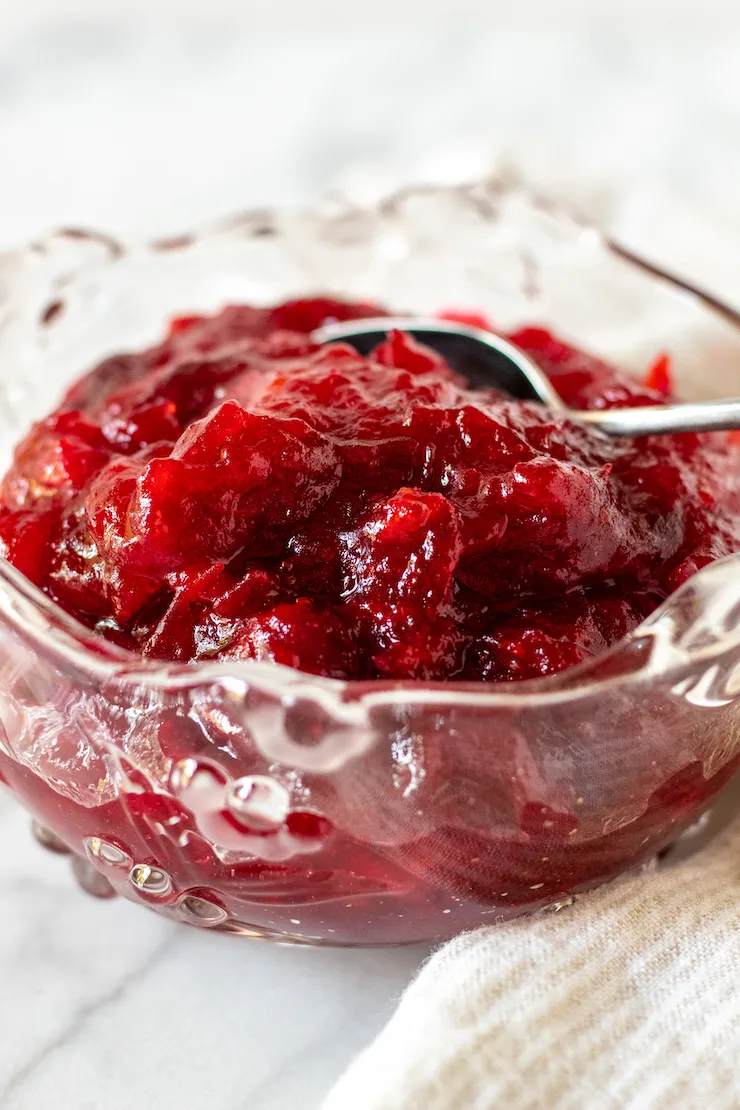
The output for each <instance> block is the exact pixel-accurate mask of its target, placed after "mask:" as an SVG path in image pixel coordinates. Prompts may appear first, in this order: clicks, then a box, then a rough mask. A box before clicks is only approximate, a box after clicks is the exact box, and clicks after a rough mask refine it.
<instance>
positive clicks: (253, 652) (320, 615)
mask: <svg viewBox="0 0 740 1110" xmlns="http://www.w3.org/2000/svg"><path fill="white" fill-rule="evenodd" d="M222 654H223V657H224V658H226V659H264V660H269V661H270V662H272V663H280V664H282V665H283V666H284V667H295V668H296V670H299V671H308V672H309V673H310V674H323V675H326V676H327V677H328V678H353V677H355V675H356V674H357V670H358V659H357V646H356V644H355V640H354V636H353V633H352V629H351V628H350V627H349V625H347V624H345V623H344V621H342V619H341V618H340V617H339V616H338V615H337V614H336V613H334V612H332V611H331V610H328V609H323V608H321V607H320V606H318V605H317V604H316V603H314V602H312V601H309V600H308V599H307V598H299V600H298V601H296V602H294V603H293V604H286V605H278V606H276V608H274V609H270V610H269V611H268V612H266V613H261V614H260V615H259V616H256V617H250V618H248V619H247V620H246V621H244V623H243V625H242V627H241V630H240V631H239V633H238V635H237V637H236V639H235V640H234V642H233V643H232V644H231V645H230V646H229V647H228V648H227V650H226V651H224V652H223V653H222Z"/></svg>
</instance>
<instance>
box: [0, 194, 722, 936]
mask: <svg viewBox="0 0 740 1110" xmlns="http://www.w3.org/2000/svg"><path fill="white" fill-rule="evenodd" d="M317 291H320V292H329V293H331V292H334V293H337V294H339V295H342V296H345V297H348V298H355V299H358V300H374V301H381V302H383V303H385V304H387V305H389V306H391V307H398V308H402V309H403V310H405V311H411V312H413V311H417V310H418V311H421V312H430V311H435V310H439V309H450V308H458V309H461V308H462V309H468V310H473V309H475V310H481V311H483V312H485V313H487V314H488V315H489V316H490V317H491V318H492V319H493V320H494V321H495V322H496V323H497V324H499V325H501V326H502V327H504V328H507V329H508V328H513V327H515V326H517V325H521V324H524V323H541V324H544V325H549V326H551V327H552V328H553V329H554V330H556V331H557V332H558V333H560V334H561V335H563V336H564V337H565V338H567V339H571V340H573V341H574V342H575V343H576V344H577V345H579V346H581V347H584V348H586V349H588V350H592V351H594V352H595V353H596V354H600V355H603V356H606V357H608V358H609V359H610V360H612V361H614V362H616V363H617V364H622V365H624V366H625V367H628V368H630V367H633V368H635V369H636V370H644V368H645V367H646V365H647V364H648V362H649V361H650V360H651V359H653V358H654V357H655V356H656V355H657V354H658V353H660V352H662V351H669V352H670V354H671V355H672V357H673V360H674V365H675V368H676V372H677V377H678V387H679V389H680V391H681V392H682V393H683V394H684V395H685V396H686V397H698V396H711V395H713V394H714V395H719V394H721V393H725V394H728V393H732V392H740V390H739V389H738V385H740V322H739V321H738V317H737V316H736V314H734V313H733V312H732V311H731V310H730V309H729V308H726V307H724V306H722V305H721V304H718V303H717V302H716V301H714V300H712V299H711V298H708V297H706V296H705V295H702V294H700V293H698V292H697V291H695V290H692V289H691V288H690V287H688V286H687V285H686V284H682V283H680V282H678V281H676V280H674V279H671V278H670V277H668V276H667V275H665V274H661V273H659V272H657V271H655V270H654V269H653V268H651V267H650V266H648V265H647V264H645V263H643V262H641V261H640V260H639V259H635V258H633V257H629V256H627V255H626V254H625V253H624V252H622V251H620V249H619V248H617V247H615V246H614V245H613V244H609V243H607V242H606V241H605V240H604V239H603V238H602V237H601V236H600V234H599V233H598V232H597V231H596V230H595V229H594V228H592V227H589V226H585V225H584V224H582V223H580V222H579V221H578V220H577V219H575V218H573V217H572V216H570V215H569V214H568V213H565V212H563V211H560V210H556V209H553V207H552V206H551V205H549V204H547V203H544V202H542V201H541V200H540V199H538V198H537V197H533V196H531V195H529V194H528V193H526V192H525V191H523V190H522V189H520V188H518V187H515V188H512V187H508V186H506V185H503V184H501V183H500V182H497V181H487V182H483V183H480V184H476V185H473V186H469V187H464V188H450V189H421V188H420V189H412V190H409V191H406V192H404V193H401V194H399V195H396V196H394V197H391V198H390V199H388V200H387V201H385V202H384V203H382V204H380V205H379V206H377V207H376V208H373V209H356V208H349V207H337V206H333V207H332V206H330V207H327V208H324V209H321V210H317V211H314V212H311V213H302V214H292V213H285V214H276V213H273V212H259V213H249V214H246V215H244V216H243V217H239V218H236V219H233V220H231V221H230V222H229V223H228V224H224V225H221V226H219V227H217V228H215V229H213V230H210V231H208V232H207V233H205V234H202V235H197V236H183V237H182V238H181V239H178V240H172V241H168V242H161V243H157V244H150V245H146V246H131V247H123V246H121V245H120V244H118V243H115V242H113V241H111V240H110V239H108V238H106V237H105V236H101V235H94V234H89V233H83V232H78V231H63V232H59V233H57V234H56V235H54V236H52V237H51V238H49V239H47V240H45V241H43V242H40V243H36V244H33V245H32V246H31V247H29V248H28V249H27V250H25V251H22V252H19V253H16V254H10V255H6V256H4V257H3V258H1V259H0V366H1V367H2V376H1V380H0V430H1V432H2V448H3V451H4V453H5V458H4V459H3V460H2V461H3V463H4V462H6V461H7V459H8V458H9V455H10V450H11V447H12V444H13V442H14V441H15V440H17V439H18V438H19V436H20V435H21V433H22V432H23V431H24V430H25V428H26V427H27V425H28V424H29V422H30V421H31V420H32V419H34V418H35V417H37V416H40V415H42V414H43V413H45V412H46V411H48V410H49V409H50V408H51V406H52V405H53V404H54V401H55V399H56V397H57V395H58V394H59V393H60V391H61V390H62V388H63V386H64V385H65V384H66V383H67V382H68V381H69V380H70V379H71V378H73V377H75V376H76V375H78V374H79V373H80V372H82V371H84V370H85V369H87V368H88V367H89V366H90V365H91V364H93V363H94V362H96V361H97V360H99V359H101V358H102V357H104V356H106V355H108V354H111V353H113V352H116V351H119V350H125V349H132V348H137V347H140V346H141V345H143V344H146V343H149V342H152V341H154V340H156V339H157V338H158V337H159V335H160V334H161V333H162V331H163V328H164V326H165V323H166V321H167V319H168V317H170V316H172V315H176V314H182V313H186V312H189V311H193V310H196V311H204V310H216V309H218V308H219V307H221V306H222V305H223V304H225V303H228V302H232V303H233V302H239V301H245V302H252V303H270V302H275V301H279V300H281V299H284V298H286V297H288V296H291V295H295V294H306V293H310V292H317ZM739 694H740V557H733V558H731V559H728V560H725V561H724V562H722V563H716V564H714V565H712V566H710V567H708V568H706V569H705V570H703V571H701V572H700V573H699V574H698V575H696V576H695V577H694V578H693V579H691V580H690V581H689V582H688V583H687V585H686V586H685V587H684V588H683V589H682V590H681V591H680V592H679V593H677V594H675V595H674V596H673V597H672V598H670V599H669V600H668V601H667V602H666V603H665V604H664V605H663V606H662V607H661V609H659V610H658V611H657V612H656V613H655V614H654V615H653V616H652V617H650V618H649V619H648V620H647V621H646V622H645V623H644V624H643V625H642V626H641V627H640V628H639V629H638V630H637V631H636V632H634V633H633V634H632V635H631V636H630V637H628V638H627V639H626V640H624V641H622V642H621V643H620V644H618V645H617V646H616V647H614V648H613V649H612V650H611V651H610V652H608V653H607V654H606V655H603V656H601V657H600V658H598V659H596V660H595V661H593V662H590V663H588V664H584V665H582V666H580V667H578V668H575V669H573V670H571V671H567V672H565V673H564V674H562V675H560V676H557V677H555V678H552V679H547V680H538V681H529V682H523V683H520V684H516V685H499V686H495V685H494V686H490V685H489V686H486V685H482V684H458V683H455V684H449V685H444V684H428V683H420V682H395V683H386V682H383V683H368V682H365V683H360V682H354V683H341V682H338V681H334V680H330V679H320V678H315V677H312V676H309V675H304V674H300V673H298V672H296V671H291V670H288V669H285V668H281V667H277V666H274V665H271V664H267V663H233V662H228V663H227V662H223V663H200V664H196V665H191V666H183V665H163V664H159V663H144V662H142V661H141V660H139V659H137V658H136V657H134V656H131V655H128V654H127V653H126V652H124V651H122V650H119V649H117V648H116V647H114V646H113V645H111V644H109V643H107V642H103V641H101V640H99V639H98V638H96V637H95V636H94V635H93V634H92V633H90V632H89V631H87V630H86V629H84V628H82V627H81V626H80V625H78V624H76V623H75V622H74V621H73V620H71V619H70V618H68V617H66V616H65V615H64V613H62V612H61V611H60V610H59V609H57V608H56V607H55V606H54V605H53V604H52V603H51V602H49V601H48V600H47V599H46V598H45V597H44V596H43V595H42V594H41V593H40V592H39V591H37V590H36V589H35V588H34V587H33V586H31V585H29V583H28V582H26V581H25V580H24V579H23V578H22V576H20V575H19V574H18V573H17V572H16V571H14V570H13V569H12V568H11V567H9V566H8V565H7V564H2V565H0V723H1V726H2V727H1V728H0V773H1V774H2V776H3V778H4V779H5V781H6V782H7V784H8V785H9V787H10V788H11V790H12V791H13V792H14V793H15V795H16V797H17V798H18V800H19V801H20V802H21V804H23V805H24V806H25V807H26V808H27V809H28V810H29V811H30V812H31V813H32V814H33V816H34V818H35V819H36V821H37V822H38V823H39V824H40V825H41V826H43V828H44V829H45V830H47V831H46V832H43V833H42V836H43V838H45V839H46V840H47V842H49V843H51V844H52V845H56V847H57V848H60V849H68V850H71V852H73V853H74V859H75V869H76V871H77V873H78V876H79V877H80V878H81V880H82V882H83V884H84V885H86V886H87V887H88V888H89V889H93V890H95V891H97V892H98V893H110V892H113V891H116V892H118V893H120V894H123V895H124V896H126V897H128V898H130V899H132V900H134V901H136V902H139V903H140V904H141V905H144V906H148V907H149V908H151V909H155V910H157V911H158V912H160V913H162V914H165V915H167V916H169V917H171V918H173V919H175V920H178V921H182V922H189V923H191V924H194V925H198V926H201V927H206V928H213V929H217V930H222V931H229V932H232V933H238V934H243V935H247V936H260V937H268V938H278V939H284V940H291V941H296V942H303V943H328V944H367V943H389V944H390V943H400V942H405V941H417V940H439V939H442V938H445V937H448V936H450V935H452V934H454V933H456V932H458V931H460V930H461V929H466V928H470V927H472V926H475V925H477V924H479V923H481V922H487V923H490V922H492V921H495V920H504V919H507V918H509V917H511V916H514V915H517V914H521V913H525V912H532V911H534V910H538V909H541V908H543V907H548V906H559V905H561V904H562V903H563V902H567V901H568V900H569V899H570V898H571V896H572V895H573V894H574V893H577V892H578V891H582V890H585V889H588V888H590V887H593V886H595V885H597V884H598V883H601V882H604V881H605V880H608V879H611V878H613V877H614V876H616V875H617V874H619V873H621V872H623V871H624V870H626V869H629V868H632V867H634V866H636V865H638V864H640V863H641V862H643V861H645V860H648V859H650V858H652V857H653V856H655V854H656V853H657V852H659V851H660V850H661V849H662V848H663V847H665V846H666V845H667V844H668V843H669V842H671V841H672V840H673V839H675V838H676V837H677V835H678V834H679V833H680V832H681V830H682V829H683V828H685V827H686V826H687V825H689V824H690V823H692V822H693V821H694V820H695V819H696V817H697V816H698V815H699V813H701V812H702V811H703V810H704V809H705V808H706V807H707V806H708V805H709V803H710V802H711V801H712V799H713V798H714V797H715V795H716V794H717V793H718V791H719V790H720V789H721V787H722V786H723V785H724V784H725V783H726V782H727V781H728V779H729V778H730V776H731V775H732V773H733V771H734V770H735V769H736V768H737V766H738V764H739V763H740V716H739V710H738V702H737V699H738V695H739Z"/></svg>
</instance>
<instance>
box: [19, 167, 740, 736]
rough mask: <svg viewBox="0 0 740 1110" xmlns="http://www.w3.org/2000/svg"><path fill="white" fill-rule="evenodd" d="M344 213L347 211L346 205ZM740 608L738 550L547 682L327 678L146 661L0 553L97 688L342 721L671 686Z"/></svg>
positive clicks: (553, 206)
mask: <svg viewBox="0 0 740 1110" xmlns="http://www.w3.org/2000/svg"><path fill="white" fill-rule="evenodd" d="M478 184H481V185H482V184H486V185H493V186H494V187H496V188H499V189H500V188H504V189H506V190H508V191H510V192H520V193H521V194H522V195H524V196H525V197H526V199H527V200H529V201H530V202H531V203H532V204H533V205H535V206H536V207H540V208H543V209H545V210H547V211H548V212H551V213H552V214H553V215H555V216H562V217H563V218H564V219H566V220H567V221H569V222H570V223H572V224H574V226H576V227H578V228H580V229H581V230H588V231H589V233H590V234H591V235H593V236H595V237H596V238H597V239H598V241H599V244H600V246H601V247H602V248H603V249H604V250H605V251H606V253H607V254H611V255H613V256H614V257H615V258H616V259H620V260H622V261H623V262H626V263H628V264H630V265H632V266H634V267H635V268H637V269H639V270H641V271H643V272H644V273H645V274H646V275H648V276H651V277H653V278H655V279H656V280H657V281H659V282H663V283H665V284H666V285H668V286H671V287H672V288H673V289H674V291H676V292H678V293H680V294H685V295H686V297H688V298H692V299H694V300H695V301H697V302H699V303H700V304H701V305H702V306H703V307H704V308H705V309H707V310H708V311H709V313H710V314H713V315H716V316H718V317H721V318H723V319H724V321H725V322H727V323H729V324H731V325H732V326H733V327H734V328H736V329H737V330H738V333H739V334H740V311H738V310H736V309H734V308H733V307H732V306H731V305H728V304H726V303H725V302H724V301H722V300H721V299H720V298H718V297H716V296H715V295H713V294H711V293H709V292H707V291H706V290H703V289H701V288H699V287H697V286H696V285H694V284H693V283H691V282H689V281H688V280H686V279H684V278H681V277H678V276H676V275H674V274H672V273H671V272H670V271H668V270H666V269H664V268H662V267H661V266H658V265H656V264H655V263H653V262H651V261H649V260H647V259H644V258H642V257H641V256H640V255H639V254H637V253H635V252H634V251H632V250H630V249H628V248H626V247H624V246H623V245H621V244H620V243H618V242H617V241H615V240H614V239H612V238H610V237H608V236H606V235H604V234H603V233H602V231H601V230H600V229H599V228H597V227H596V226H595V225H594V224H592V223H591V222H590V221H588V220H586V219H584V218H583V217H582V216H581V215H580V214H578V213H576V212H574V211H573V210H571V209H568V208H566V207H565V206H563V205H561V204H559V203H555V202H553V201H552V200H551V199H550V198H548V197H545V196H541V195H538V194H536V193H534V192H532V191H530V190H529V189H527V188H525V187H523V186H522V185H521V184H519V183H517V184H515V185H511V184H508V183H504V184H503V185H502V183H501V182H499V181H493V182H481V183H478ZM473 187H474V186H471V185H461V186H452V187H450V186H444V187H436V186H418V187H410V188H406V189H403V190H401V191H400V192H399V193H397V194H394V195H393V196H390V197H388V198H386V199H385V200H384V201H382V202H381V203H380V205H379V206H378V208H383V207H385V206H388V205H393V204H394V203H395V202H396V201H397V200H399V199H401V198H406V197H408V196H410V195H413V194H414V193H417V192H418V193H419V194H426V195H428V194H429V193H434V192H440V193H451V192H452V193H454V192H456V191H459V192H460V193H461V194H462V193H463V192H464V191H466V190H469V189H471V188H473ZM346 210H347V214H350V213H356V212H357V208H356V206H350V205H347V209H346ZM306 215H307V216H309V217H310V218H311V219H312V220H313V221H317V220H318V221H320V220H321V219H326V220H327V221H329V220H336V219H337V218H338V212H337V208H336V206H334V207H333V208H332V211H331V214H330V215H326V216H324V215H322V211H321V209H316V210H315V211H310V212H307V213H306ZM339 215H340V218H341V213H340V214H339ZM277 221H278V212H277V211H276V212H271V211H269V210H267V211H266V210H265V209H259V210H255V211H249V212H244V213H242V214H241V215H240V216H238V217H236V218H234V217H231V218H228V219H227V220H224V221H222V222H219V223H217V224H216V225H212V226H211V227H208V228H206V229H205V230H204V231H203V232H201V233H195V234H184V235H182V236H177V237H173V238H168V239H167V240H159V241H155V242H151V243H149V244H145V245H144V247H143V250H144V251H145V252H146V253H151V254H152V255H154V254H155V253H159V252H161V251H162V250H166V251H167V252H175V251H178V250H185V249H187V248H188V247H190V246H192V245H193V243H195V242H197V241H199V240H200V239H201V238H203V237H206V236H211V235H214V234H219V233H224V232H228V231H229V230H230V229H231V228H233V227H234V226H235V225H236V224H238V225H240V226H242V227H243V226H245V225H247V226H249V225H251V226H252V227H253V228H254V234H261V233H262V234H263V233H264V231H263V229H264V228H265V226H270V225H271V224H273V223H276V222H277ZM60 234H61V235H68V236H70V237H72V238H85V239H92V240H96V241H98V242H100V243H102V244H104V245H105V246H106V248H107V249H108V250H109V254H110V261H111V262H112V263H115V261H116V260H117V259H120V258H122V257H124V256H126V255H127V254H128V253H129V248H128V247H126V246H125V245H124V244H122V243H120V242H119V241H117V240H116V239H114V238H113V237H112V236H110V235H107V234H104V233H101V232H93V231H78V230H76V229H75V230H66V231H61V232H56V233H54V234H52V235H51V236H50V237H49V238H50V240H53V239H54V238H55V235H56V236H58V235H60ZM34 246H35V247H37V246H38V244H34ZM133 249H135V250H136V252H137V254H139V253H140V252H141V251H142V247H141V246H140V245H137V246H136V247H135V248H133ZM307 292H311V290H307ZM691 595H698V597H699V599H700V600H701V599H706V600H707V601H712V602H715V603H716V604H715V605H714V609H715V610H716V618H717V628H716V632H715V634H714V635H709V636H708V635H707V631H708V629H707V628H706V626H705V627H704V628H703V629H702V631H701V632H700V633H699V634H698V635H697V636H694V637H691V636H690V637H688V642H687V639H686V637H680V638H678V639H677V638H676V636H675V621H674V614H675V613H676V612H677V611H678V610H679V609H680V607H681V605H682V604H683V603H684V601H685V600H686V599H687V598H689V597H690V596H691ZM738 614H740V554H737V555H731V556H729V557H728V558H725V559H722V560H720V561H718V562H715V563H712V564H710V565H709V566H707V567H705V568H703V569H702V570H700V571H699V572H698V573H697V574H695V575H694V576H693V577H692V578H691V579H689V581H688V582H687V583H685V584H684V585H683V586H682V587H681V588H680V589H679V590H678V591H676V592H675V593H674V594H672V595H671V596H670V597H669V598H668V599H667V600H666V601H665V602H664V603H663V604H662V605H661V606H660V607H659V608H658V609H657V610H656V611H655V612H654V613H652V614H651V615H650V616H649V617H648V618H647V619H646V620H645V621H644V622H643V623H642V624H641V625H640V626H639V627H638V628H636V629H635V630H634V631H633V632H632V633H630V634H629V635H628V636H626V637H624V638H623V639H622V640H620V641H618V642H617V643H616V644H614V645H613V646H612V647H611V648H610V649H609V651H607V652H605V653H603V654H601V655H599V656H597V657H596V658H594V659H591V660H587V661H586V662H584V663H582V664H580V665H579V666H576V667H572V668H570V669H569V670H567V671H564V672H563V673H562V674H560V675H556V676H554V677H552V678H545V679H528V680H525V681H521V682H513V683H484V682H456V681H453V682H425V681H419V680H409V679H405V680H404V679H401V680H395V681H386V680H365V681H349V682H348V681H344V680H339V679H331V678H322V677H319V676H316V675H312V674H309V673H306V672H301V671H297V670H294V669H292V668H290V667H284V666H280V665H278V664H274V663H270V662H258V661H244V662H235V661H233V660H229V661H223V662H219V661H207V660H203V661H199V662H196V663H187V664H175V663H162V662H156V661H149V660H145V659H143V658H141V657H140V656H137V655H135V654H134V653H131V652H128V651H126V650H125V649H123V648H119V647H117V646H116V645H115V644H113V643H111V642H110V641H108V640H105V639H104V638H103V637H101V636H99V635H97V634H96V633H94V632H92V631H91V630H90V629H88V628H86V627H85V626H84V625H83V624H81V623H80V622H79V621H77V620H76V619H75V618H74V617H71V616H70V615H69V614H67V613H66V612H64V610H63V609H62V608H61V607H60V606H58V605H57V604H56V603H55V602H53V601H52V600H51V599H50V598H48V597H47V596H46V595H45V594H44V593H43V592H42V591H41V590H40V589H38V588H37V587H36V586H34V585H33V584H32V583H31V582H30V581H29V580H28V579H26V578H25V576H24V575H22V574H21V573H20V572H19V571H17V570H16V569H15V568H14V567H13V566H11V565H10V563H8V562H7V560H5V559H3V558H1V557H0V615H1V616H2V617H4V618H5V620H6V621H7V623H8V624H9V625H11V626H12V627H13V628H14V629H15V630H16V631H17V632H18V633H19V634H20V636H21V637H22V638H23V639H24V640H25V641H26V642H28V643H30V644H31V645H32V646H33V647H34V648H35V649H36V650H37V651H38V652H39V654H40V655H43V656H44V657H51V658H52V659H54V660H55V661H56V662H58V663H59V664H60V665H62V666H63V667H64V668H65V669H66V671H67V672H68V673H70V674H76V675H78V676H79V678H80V680H81V681H83V682H85V683H89V682H90V681H91V680H93V681H96V682H100V683H101V684H108V683H117V684H118V683H121V684H124V685H126V686H135V687H137V688H139V689H141V688H146V689H149V690H152V691H159V692H161V693H165V692H166V693H173V692H175V691H178V690H187V689H191V688H193V687H196V686H198V687H204V686H208V687H214V686H218V687H221V688H222V689H224V690H227V689H231V690H232V692H233V693H234V694H243V693H244V691H245V690H246V689H250V688H251V689H258V690H260V691H262V692H263V693H265V694H270V695H272V696H274V697H276V698H278V699H279V700H281V701H284V702H285V701H289V702H291V703H295V702H297V701H299V700H301V699H303V698H306V699H308V700H310V701H311V702H312V703H313V704H314V705H316V704H319V705H321V706H322V707H323V708H324V709H325V710H326V711H327V712H329V713H331V714H332V715H334V717H335V718H336V717H337V716H338V717H339V718H343V719H344V720H345V721H346V722H347V723H351V722H352V721H356V722H357V723H359V722H360V721H361V720H364V719H365V718H366V714H367V712H369V711H370V710H372V709H379V708H381V707H383V706H390V705H398V706H403V705H408V706H410V705H418V706H424V705H429V706H434V707H440V708H441V707H442V706H453V707H454V706H468V707H479V708H482V707H489V708H494V707H496V708H509V709H524V708H531V709H534V708H537V707H540V708H541V707H546V706H548V705H555V704H559V703H563V702H570V701H573V700H576V699H579V698H587V697H589V696H592V695H598V694H599V693H601V692H603V691H605V690H607V689H609V690H614V689H615V688H622V689H623V692H624V693H629V691H630V689H631V688H634V689H635V691H636V690H637V688H638V687H640V686H645V685H651V684H653V683H655V682H656V681H658V680H660V681H661V682H664V683H666V684H670V683H671V681H672V680H673V679H674V678H675V679H679V678H683V677H685V676H686V674H687V672H690V671H692V670H693V669H694V667H695V666H696V667H699V666H701V668H702V670H704V669H706V668H707V667H709V666H711V665H712V663H713V661H715V660H717V659H719V658H721V657H724V656H726V655H727V654H728V652H734V651H735V650H736V649H740V621H738V620H736V619H735V617H736V615H738ZM641 649H642V650H641ZM628 653H632V657H631V659H630V665H628V666H627V667H621V666H620V667H619V668H617V673H614V670H613V667H612V666H610V662H613V661H614V660H615V659H617V658H618V657H619V656H623V655H624V656H626V655H627V654H628Z"/></svg>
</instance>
